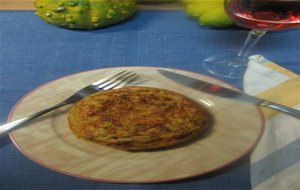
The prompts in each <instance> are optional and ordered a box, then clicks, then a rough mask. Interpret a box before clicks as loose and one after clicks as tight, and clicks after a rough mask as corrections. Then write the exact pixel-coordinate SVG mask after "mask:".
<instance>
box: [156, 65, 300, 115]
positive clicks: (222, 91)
mask: <svg viewBox="0 0 300 190" xmlns="http://www.w3.org/2000/svg"><path fill="white" fill-rule="evenodd" d="M157 71H158V72H159V73H160V74H161V75H163V76H165V77H166V78H169V79H171V80H173V81H175V82H177V83H179V84H181V85H184V86H187V87H189V88H192V89H194V90H198V91H202V92H205V93H209V94H212V95H215V96H219V97H223V98H230V99H234V100H238V101H242V102H248V103H252V104H255V105H257V106H264V107H268V108H271V109H274V110H277V111H281V112H284V113H286V114H289V115H291V116H294V117H296V118H299V119H300V111H298V110H296V109H293V108H289V107H287V106H284V105H280V104H277V103H274V102H271V101H268V100H265V99H261V98H257V97H255V96H251V95H248V94H246V93H244V92H241V91H237V90H233V89H230V88H226V87H223V86H220V85H217V84H212V83H209V82H207V81H202V80H199V79H195V78H192V77H188V76H185V75H181V74H178V73H175V72H171V71H167V70H163V69H157Z"/></svg>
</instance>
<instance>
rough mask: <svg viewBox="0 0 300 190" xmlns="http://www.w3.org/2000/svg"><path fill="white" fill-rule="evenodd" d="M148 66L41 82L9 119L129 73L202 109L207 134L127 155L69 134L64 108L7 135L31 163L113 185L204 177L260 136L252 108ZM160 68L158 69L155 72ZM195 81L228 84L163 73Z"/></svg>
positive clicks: (259, 121)
mask: <svg viewBox="0 0 300 190" xmlns="http://www.w3.org/2000/svg"><path fill="white" fill-rule="evenodd" d="M157 69H158V68H153V67H116V68H106V69H99V70H92V71H86V72H82V73H77V74H73V75H69V76H65V77H63V78H59V79H57V80H54V81H51V82H49V83H46V84H44V85H42V86H40V87H38V88H37V89H34V90H33V91H32V92H30V93H29V94H27V95H26V96H24V97H23V98H22V99H21V100H20V101H19V102H18V103H17V105H16V106H15V107H14V109H13V110H12V112H11V114H10V118H9V119H10V120H11V121H13V120H15V119H18V118H21V117H24V116H26V115H28V114H29V113H33V112H35V111H37V110H41V109H43V108H46V107H48V106H51V105H53V104H55V103H58V102H60V101H62V100H64V99H65V98H67V97H68V96H70V95H71V94H73V92H75V91H77V90H78V89H80V88H82V87H84V86H86V85H87V84H90V83H92V82H94V81H96V80H99V78H102V77H105V76H108V75H110V74H113V73H116V72H119V71H121V70H132V71H135V72H137V73H138V74H139V75H140V76H141V77H140V79H139V80H138V81H136V82H135V84H133V85H143V86H152V87H158V88H164V89H167V90H172V91H175V92H179V93H181V94H184V95H186V96H188V97H190V98H192V99H194V100H195V101H197V102H199V103H200V104H202V105H203V106H205V107H206V108H207V109H208V110H209V111H210V113H211V115H212V118H213V123H212V126H211V127H210V129H209V130H207V131H205V132H204V133H203V134H201V135H200V136H199V137H198V138H197V139H196V140H194V141H192V142H190V143H186V144H184V145H182V146H177V147H172V148H166V149H163V150H157V151H144V152H127V151H122V150H117V149H114V148H111V147H107V146H102V145H97V144H94V143H90V142H86V141H83V140H80V139H77V138H76V137H75V136H74V135H73V134H72V133H71V131H70V130H69V128H68V123H67V113H68V110H69V109H70V107H71V106H72V105H70V106H66V107H63V108H60V109H57V110H55V111H53V112H51V113H49V114H47V115H45V116H43V117H41V118H39V119H38V120H36V121H34V122H32V123H31V124H30V125H29V126H27V127H24V128H21V129H19V130H17V131H14V132H13V133H11V134H10V137H11V139H12V140H13V142H14V144H15V145H16V146H17V147H18V149H19V150H20V151H21V152H22V153H23V154H25V155H26V156H27V157H28V158H30V159H31V160H33V161H35V162H37V163H38V164H40V165H42V166H44V167H47V168H49V169H51V170H55V171H57V172H60V173H63V174H67V175H71V176H76V177H80V178H85V179H90V180H97V181H105V182H115V183H155V182H166V181H174V180H180V179H185V178H190V177H193V176H199V175H203V174H207V173H209V172H212V171H216V170H218V169H221V168H224V167H226V166H228V165H230V164H232V163H233V162H235V161H237V160H239V159H240V158H242V157H243V156H245V155H246V154H248V153H249V152H250V151H251V150H252V149H253V148H254V146H255V145H256V143H257V142H258V140H259V138H260V137H261V134H262V132H263V123H264V121H263V118H262V115H261V112H260V111H259V109H258V108H257V107H256V106H253V105H251V104H243V103H240V102H237V101H233V100H229V99H226V98H220V97H216V96H212V95H209V94H206V93H202V92H199V91H196V90H193V89H190V88H188V87H185V86H182V85H179V84H177V83H175V82H173V81H171V80H170V79H167V78H165V77H163V76H161V75H160V74H159V73H158V72H157ZM161 69H164V68H161ZM166 70H170V71H173V72H177V73H180V74H183V75H188V76H191V77H194V78H199V79H201V80H206V81H209V82H213V83H217V84H220V85H223V86H226V87H229V88H232V87H231V86H229V85H228V84H226V83H224V82H222V81H218V80H216V79H213V78H209V77H207V76H203V75H200V74H197V73H192V72H188V71H183V70H175V69H166Z"/></svg>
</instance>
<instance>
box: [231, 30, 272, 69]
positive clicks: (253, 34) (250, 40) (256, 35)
mask: <svg viewBox="0 0 300 190" xmlns="http://www.w3.org/2000/svg"><path fill="white" fill-rule="evenodd" d="M265 33H266V31H264V30H251V31H250V32H249V33H248V37H247V39H246V41H245V43H244V45H243V47H242V49H241V50H240V52H239V53H238V55H237V57H236V61H239V62H242V63H243V62H245V61H247V58H248V56H249V54H250V52H251V50H252V49H253V47H254V46H255V45H256V44H257V42H258V41H259V39H260V38H261V37H262V36H263V35H264V34H265Z"/></svg>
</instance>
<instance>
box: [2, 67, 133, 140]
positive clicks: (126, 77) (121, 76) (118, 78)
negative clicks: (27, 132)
mask: <svg viewBox="0 0 300 190" xmlns="http://www.w3.org/2000/svg"><path fill="white" fill-rule="evenodd" d="M136 78H137V75H136V73H134V72H132V71H122V72H119V73H116V74H114V75H110V76H107V77H105V78H103V79H100V80H98V81H96V82H94V83H92V84H90V85H88V86H86V87H84V88H82V89H80V90H79V91H77V92H75V93H74V94H73V95H71V96H70V97H69V98H67V99H65V100H64V101H62V102H60V103H58V104H55V105H53V106H51V107H49V108H46V109H44V110H41V111H39V112H37V113H34V114H32V115H29V116H27V117H24V118H21V119H18V120H16V121H13V122H10V123H6V124H4V125H1V126H0V137H2V136H4V135H6V134H8V133H9V132H12V131H14V130H16V129H19V128H21V127H24V126H25V124H27V123H28V122H29V121H32V120H33V119H35V118H37V117H39V116H41V115H44V114H46V113H48V112H50V111H52V110H55V109H57V108H59V107H62V106H65V105H68V104H72V103H76V102H78V101H79V100H81V99H82V98H84V97H86V96H88V95H91V94H93V93H95V92H99V91H103V90H111V89H115V88H121V87H124V86H126V85H128V84H129V83H130V82H131V81H133V80H135V79H136Z"/></svg>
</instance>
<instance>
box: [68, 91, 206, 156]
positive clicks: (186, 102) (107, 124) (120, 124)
mask: <svg viewBox="0 0 300 190" xmlns="http://www.w3.org/2000/svg"><path fill="white" fill-rule="evenodd" d="M68 122H69V127H70V129H71V131H72V132H73V133H74V134H75V135H76V136H77V137H78V138H81V139H84V140H88V141H92V142H95V143H99V144H104V145H109V146H112V147H115V148H118V149H123V150H148V149H156V148H161V147H167V146H171V145H175V144H179V143H182V142H185V141H187V140H190V139H192V138H193V137H195V136H196V135H197V134H199V133H200V132H201V131H202V130H204V129H205V128H206V127H207V124H208V122H209V114H208V112H207V110H206V109H205V108H203V107H202V106H200V105H199V104H197V103H196V102H194V101H192V100H190V99H189V98H187V97H185V96H183V95H181V94H178V93H175V92H172V91H168V90H163V89H158V88H150V87H136V86H131V87H125V88H121V89H116V90H111V91H104V92H99V93H96V94H93V95H91V96H88V97H86V98H84V99H83V100H81V101H79V102H78V103H77V104H76V105H75V106H73V107H72V109H71V110H70V112H69V115H68Z"/></svg>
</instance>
